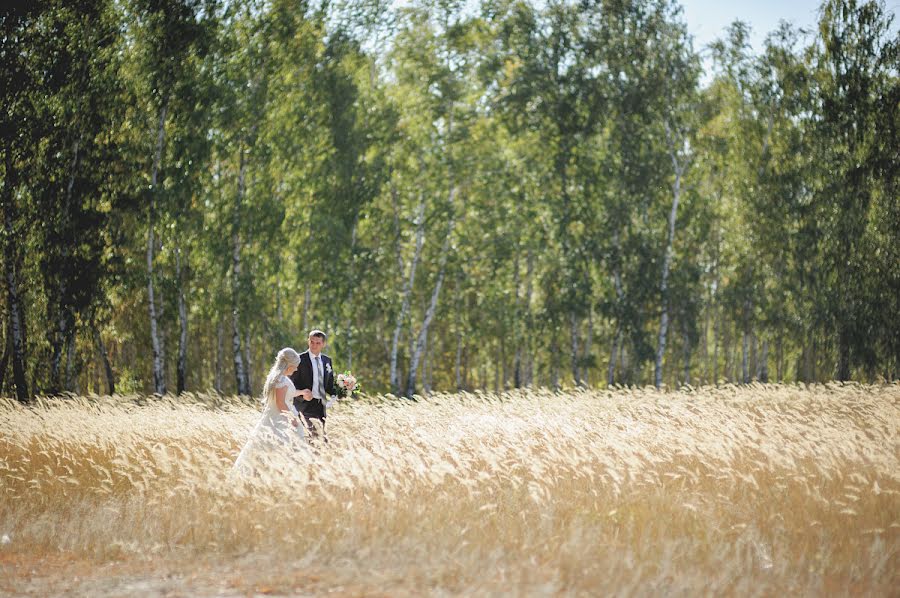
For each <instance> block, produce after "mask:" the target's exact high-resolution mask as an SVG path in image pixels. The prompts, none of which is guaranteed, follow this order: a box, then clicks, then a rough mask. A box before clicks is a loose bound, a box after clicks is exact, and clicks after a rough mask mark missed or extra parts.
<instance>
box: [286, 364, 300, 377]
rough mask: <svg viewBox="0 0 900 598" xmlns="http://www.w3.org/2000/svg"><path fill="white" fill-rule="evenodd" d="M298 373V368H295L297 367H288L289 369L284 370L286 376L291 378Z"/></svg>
mask: <svg viewBox="0 0 900 598" xmlns="http://www.w3.org/2000/svg"><path fill="white" fill-rule="evenodd" d="M296 371H297V366H295V365H289V366H287V369H286V370H284V375H285V376H290V375H291V374H293V373H294V372H296Z"/></svg>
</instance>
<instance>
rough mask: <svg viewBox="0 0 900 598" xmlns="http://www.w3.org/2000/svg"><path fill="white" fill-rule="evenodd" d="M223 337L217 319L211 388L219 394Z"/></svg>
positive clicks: (220, 392)
mask: <svg viewBox="0 0 900 598" xmlns="http://www.w3.org/2000/svg"><path fill="white" fill-rule="evenodd" d="M223 336H224V331H223V330H222V320H221V319H219V320H218V321H217V322H216V372H215V378H214V379H213V387H214V388H215V390H216V392H217V393H219V394H222V360H223V359H224V358H225V351H224V350H223V348H222V337H223Z"/></svg>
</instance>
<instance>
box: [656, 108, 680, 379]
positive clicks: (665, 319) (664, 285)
mask: <svg viewBox="0 0 900 598" xmlns="http://www.w3.org/2000/svg"><path fill="white" fill-rule="evenodd" d="M666 132H667V133H669V128H668V126H667V127H666ZM669 137H670V138H671V133H670V134H669ZM670 145H671V149H670V156H671V158H672V165H673V167H674V170H675V181H674V183H673V184H672V209H671V210H669V227H668V233H667V235H666V253H665V256H664V257H663V269H662V277H661V278H662V279H661V282H660V285H659V290H660V298H661V301H662V313H661V315H660V318H659V340H658V342H657V347H656V367H655V369H654V375H653V377H654V383H655V384H656V388H661V387H662V381H663V380H662V379H663V356H664V355H665V352H666V334H667V333H668V331H669V269H670V268H671V267H672V253H673V246H674V242H675V218H676V216H677V214H678V202H679V201H680V199H681V177H682V175H683V172H684V164H682V163H681V162H679V160H678V155H677V152H676V149H675V147H674V142H673V141H671V140H670Z"/></svg>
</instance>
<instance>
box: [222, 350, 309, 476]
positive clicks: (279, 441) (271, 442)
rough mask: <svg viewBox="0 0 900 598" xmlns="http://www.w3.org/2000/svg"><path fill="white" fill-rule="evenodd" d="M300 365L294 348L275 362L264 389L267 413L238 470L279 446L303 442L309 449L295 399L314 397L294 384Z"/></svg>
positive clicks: (239, 461)
mask: <svg viewBox="0 0 900 598" xmlns="http://www.w3.org/2000/svg"><path fill="white" fill-rule="evenodd" d="M298 365H300V355H298V354H297V352H296V351H294V350H293V349H291V348H290V347H286V348H284V349H282V350H281V351H279V352H278V356H277V357H276V358H275V363H274V364H272V368H271V369H270V370H269V375H268V376H266V383H265V385H264V386H263V392H262V396H261V397H260V401H262V403H263V405H264V407H263V414H262V417H261V418H260V419H259V422H258V423H257V424H256V427H255V428H254V429H253V432H252V433H251V435H250V439H249V440H248V441H247V444H245V445H244V448H243V449H241V453H240V454H239V455H238V458H237V461H235V462H234V469H242V468H243V467H244V466H246V465H247V464H248V462H249V461H250V460H251V459H254V458H256V457H258V456H260V454H261V453H263V452H264V451H266V450H271V449H273V448H278V447H289V446H295V445H297V444H298V443H299V442H303V445H301V446H304V447H305V439H306V432H305V431H304V429H303V426H302V425H300V419H299V417H298V414H297V409H296V408H295V407H294V401H293V399H294V397H304V398H305V399H307V400H308V397H309V396H312V394H311V391H309V390H296V389H295V388H294V383H293V382H291V378H290V376H291V374H293V373H294V372H295V371H296V370H297V366H298Z"/></svg>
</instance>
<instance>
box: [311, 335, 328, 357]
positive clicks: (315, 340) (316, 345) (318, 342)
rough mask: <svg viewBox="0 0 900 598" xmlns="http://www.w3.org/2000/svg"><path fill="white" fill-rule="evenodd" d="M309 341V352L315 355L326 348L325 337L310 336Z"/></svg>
mask: <svg viewBox="0 0 900 598" xmlns="http://www.w3.org/2000/svg"><path fill="white" fill-rule="evenodd" d="M307 343H309V352H310V353H312V354H313V355H318V354H319V353H321V352H322V349H324V348H325V339H323V338H319V337H318V336H311V337H309V338H308V339H307Z"/></svg>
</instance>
